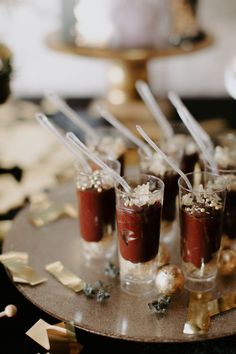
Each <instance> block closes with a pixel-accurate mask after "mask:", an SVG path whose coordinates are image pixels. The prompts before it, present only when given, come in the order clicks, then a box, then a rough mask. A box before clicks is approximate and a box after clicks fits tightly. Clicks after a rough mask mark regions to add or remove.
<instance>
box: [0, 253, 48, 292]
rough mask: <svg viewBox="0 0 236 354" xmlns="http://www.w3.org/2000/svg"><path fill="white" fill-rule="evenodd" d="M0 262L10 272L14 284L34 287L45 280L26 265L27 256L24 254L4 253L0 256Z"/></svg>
mask: <svg viewBox="0 0 236 354" xmlns="http://www.w3.org/2000/svg"><path fill="white" fill-rule="evenodd" d="M0 261H1V262H2V264H4V266H5V267H6V268H7V269H8V270H9V271H10V273H11V275H12V278H13V281H14V282H16V283H23V284H30V285H32V286H34V285H38V284H40V283H43V282H45V281H46V280H47V279H46V278H45V277H42V276H41V275H40V274H38V273H37V272H36V271H35V270H34V269H32V268H31V267H30V266H29V265H28V254H27V253H25V252H8V253H4V254H2V255H1V256H0Z"/></svg>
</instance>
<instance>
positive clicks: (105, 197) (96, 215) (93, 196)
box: [77, 188, 115, 242]
mask: <svg viewBox="0 0 236 354" xmlns="http://www.w3.org/2000/svg"><path fill="white" fill-rule="evenodd" d="M77 200H78V213H79V226H80V232H81V236H82V237H83V239H84V240H86V241H89V242H98V241H100V240H101V239H102V237H103V234H104V229H105V227H106V226H107V225H111V227H112V230H114V229H115V190H114V188H110V189H108V190H105V189H104V190H102V191H101V192H98V191H97V190H96V189H95V188H90V189H86V190H79V189H78V190H77Z"/></svg>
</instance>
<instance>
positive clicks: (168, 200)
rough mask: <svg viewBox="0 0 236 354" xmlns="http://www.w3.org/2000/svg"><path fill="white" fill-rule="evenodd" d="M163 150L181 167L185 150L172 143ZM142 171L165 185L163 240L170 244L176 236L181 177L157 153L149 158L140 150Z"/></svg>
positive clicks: (162, 224) (165, 145)
mask: <svg viewBox="0 0 236 354" xmlns="http://www.w3.org/2000/svg"><path fill="white" fill-rule="evenodd" d="M161 148H162V150H163V151H164V152H165V153H166V154H167V155H168V156H169V157H170V158H171V159H172V160H173V161H174V162H175V164H176V165H178V167H180V165H181V161H182V156H183V150H181V149H180V148H179V147H177V146H176V145H173V144H171V143H165V144H162V145H161ZM139 156H140V170H141V172H142V173H146V174H150V175H153V176H156V177H158V178H160V179H161V180H162V181H163V182H164V185H165V191H164V200H163V208H162V222H161V238H162V240H163V241H164V242H167V243H168V242H170V241H171V240H172V239H173V237H174V235H175V232H174V231H175V230H174V229H175V227H174V221H175V220H176V197H177V195H178V178H179V175H178V174H177V172H176V171H174V170H173V169H172V168H171V167H170V166H169V164H168V163H167V162H166V161H165V160H164V159H163V158H162V157H161V156H160V155H159V154H158V153H156V152H154V153H153V155H152V157H148V156H147V155H146V154H144V152H143V151H142V150H141V149H139Z"/></svg>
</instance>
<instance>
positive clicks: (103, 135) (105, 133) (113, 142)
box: [85, 126, 127, 176]
mask: <svg viewBox="0 0 236 354" xmlns="http://www.w3.org/2000/svg"><path fill="white" fill-rule="evenodd" d="M96 133H97V135H98V140H97V141H94V140H92V139H91V137H90V136H85V144H86V145H87V147H88V148H89V149H90V150H91V151H93V152H95V153H98V154H99V155H100V156H103V157H105V156H106V157H108V158H111V159H115V160H118V161H119V162H120V165H121V167H120V174H121V176H123V175H124V171H125V155H126V151H127V141H126V139H125V138H124V137H123V136H122V134H121V133H120V132H119V131H118V130H117V129H116V128H114V127H112V126H103V127H97V128H96Z"/></svg>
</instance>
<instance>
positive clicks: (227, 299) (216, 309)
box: [207, 293, 236, 316]
mask: <svg viewBox="0 0 236 354" xmlns="http://www.w3.org/2000/svg"><path fill="white" fill-rule="evenodd" d="M207 305H208V311H209V315H210V316H215V315H218V314H219V313H222V312H225V311H228V310H231V309H233V308H235V307H236V293H232V294H227V295H223V296H221V297H219V298H218V299H214V300H212V301H209V302H208V304H207Z"/></svg>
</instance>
